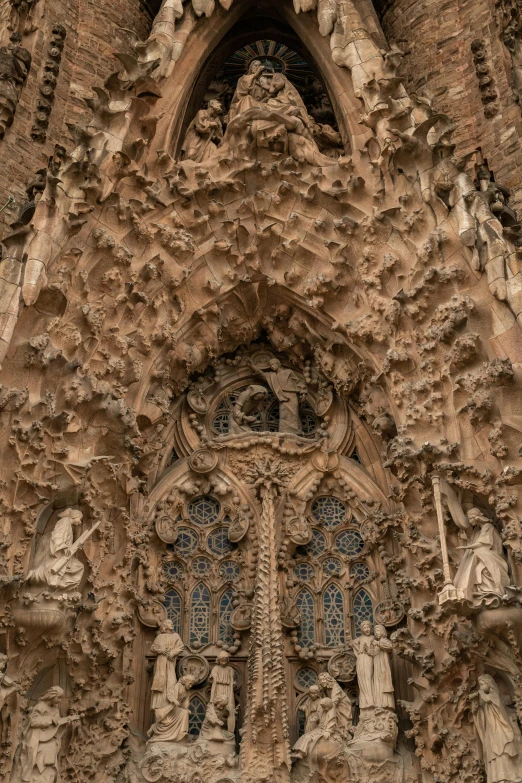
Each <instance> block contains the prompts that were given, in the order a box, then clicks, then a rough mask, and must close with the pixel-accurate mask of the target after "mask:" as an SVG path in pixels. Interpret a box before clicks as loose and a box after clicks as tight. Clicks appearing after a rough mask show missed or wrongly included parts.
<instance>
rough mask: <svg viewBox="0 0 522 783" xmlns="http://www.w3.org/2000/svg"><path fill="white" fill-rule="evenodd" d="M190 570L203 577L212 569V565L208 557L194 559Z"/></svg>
mask: <svg viewBox="0 0 522 783" xmlns="http://www.w3.org/2000/svg"><path fill="white" fill-rule="evenodd" d="M191 567H192V570H193V571H194V573H195V574H197V575H198V576H205V574H208V573H209V571H210V569H211V568H212V563H211V562H210V560H209V559H208V557H195V558H194V560H193V561H192V566H191Z"/></svg>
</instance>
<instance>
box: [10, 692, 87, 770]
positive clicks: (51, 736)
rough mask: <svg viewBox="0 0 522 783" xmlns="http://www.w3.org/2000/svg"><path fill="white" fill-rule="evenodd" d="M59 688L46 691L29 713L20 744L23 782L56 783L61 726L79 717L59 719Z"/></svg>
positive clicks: (71, 716)
mask: <svg viewBox="0 0 522 783" xmlns="http://www.w3.org/2000/svg"><path fill="white" fill-rule="evenodd" d="M62 698H63V689H62V688H60V687H58V686H55V687H53V688H49V690H48V691H46V692H45V693H44V694H43V696H41V697H40V699H39V700H38V702H37V703H36V705H35V706H34V707H33V709H32V710H31V712H30V714H29V724H28V726H27V728H26V730H25V732H24V735H23V737H22V741H21V752H20V780H21V781H23V783H58V781H59V774H58V753H59V751H60V743H61V735H62V731H61V730H62V727H63V726H66V725H67V724H69V723H72V722H73V721H77V720H80V718H81V717H82V715H81V714H80V715H68V716H66V717H65V718H62V717H61V716H60V708H59V704H60V701H61V699H62Z"/></svg>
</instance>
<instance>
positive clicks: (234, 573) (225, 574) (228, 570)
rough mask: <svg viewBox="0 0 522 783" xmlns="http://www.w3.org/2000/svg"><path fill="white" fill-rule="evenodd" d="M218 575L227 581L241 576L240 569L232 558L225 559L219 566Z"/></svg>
mask: <svg viewBox="0 0 522 783" xmlns="http://www.w3.org/2000/svg"><path fill="white" fill-rule="evenodd" d="M219 575H220V577H221V578H222V579H226V581H227V582H235V581H237V580H238V579H239V577H240V576H241V569H240V568H239V566H238V564H237V563H235V562H234V561H233V560H225V562H224V563H221V565H220V566H219Z"/></svg>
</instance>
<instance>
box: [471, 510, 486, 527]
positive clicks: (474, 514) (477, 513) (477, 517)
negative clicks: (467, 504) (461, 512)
mask: <svg viewBox="0 0 522 783" xmlns="http://www.w3.org/2000/svg"><path fill="white" fill-rule="evenodd" d="M468 521H469V523H470V525H473V527H475V525H484V524H485V523H486V522H489V519H488V518H487V516H486V515H485V514H484V512H483V511H481V510H480V508H470V510H469V511H468Z"/></svg>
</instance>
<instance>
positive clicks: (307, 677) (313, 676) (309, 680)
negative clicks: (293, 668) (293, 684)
mask: <svg viewBox="0 0 522 783" xmlns="http://www.w3.org/2000/svg"><path fill="white" fill-rule="evenodd" d="M295 678H296V680H297V684H298V685H299V687H300V688H303V690H308V688H309V687H310V685H315V684H316V682H317V672H316V671H315V669H311V668H310V667H309V666H304V667H303V668H302V669H299V671H298V672H297V674H296V676H295Z"/></svg>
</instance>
